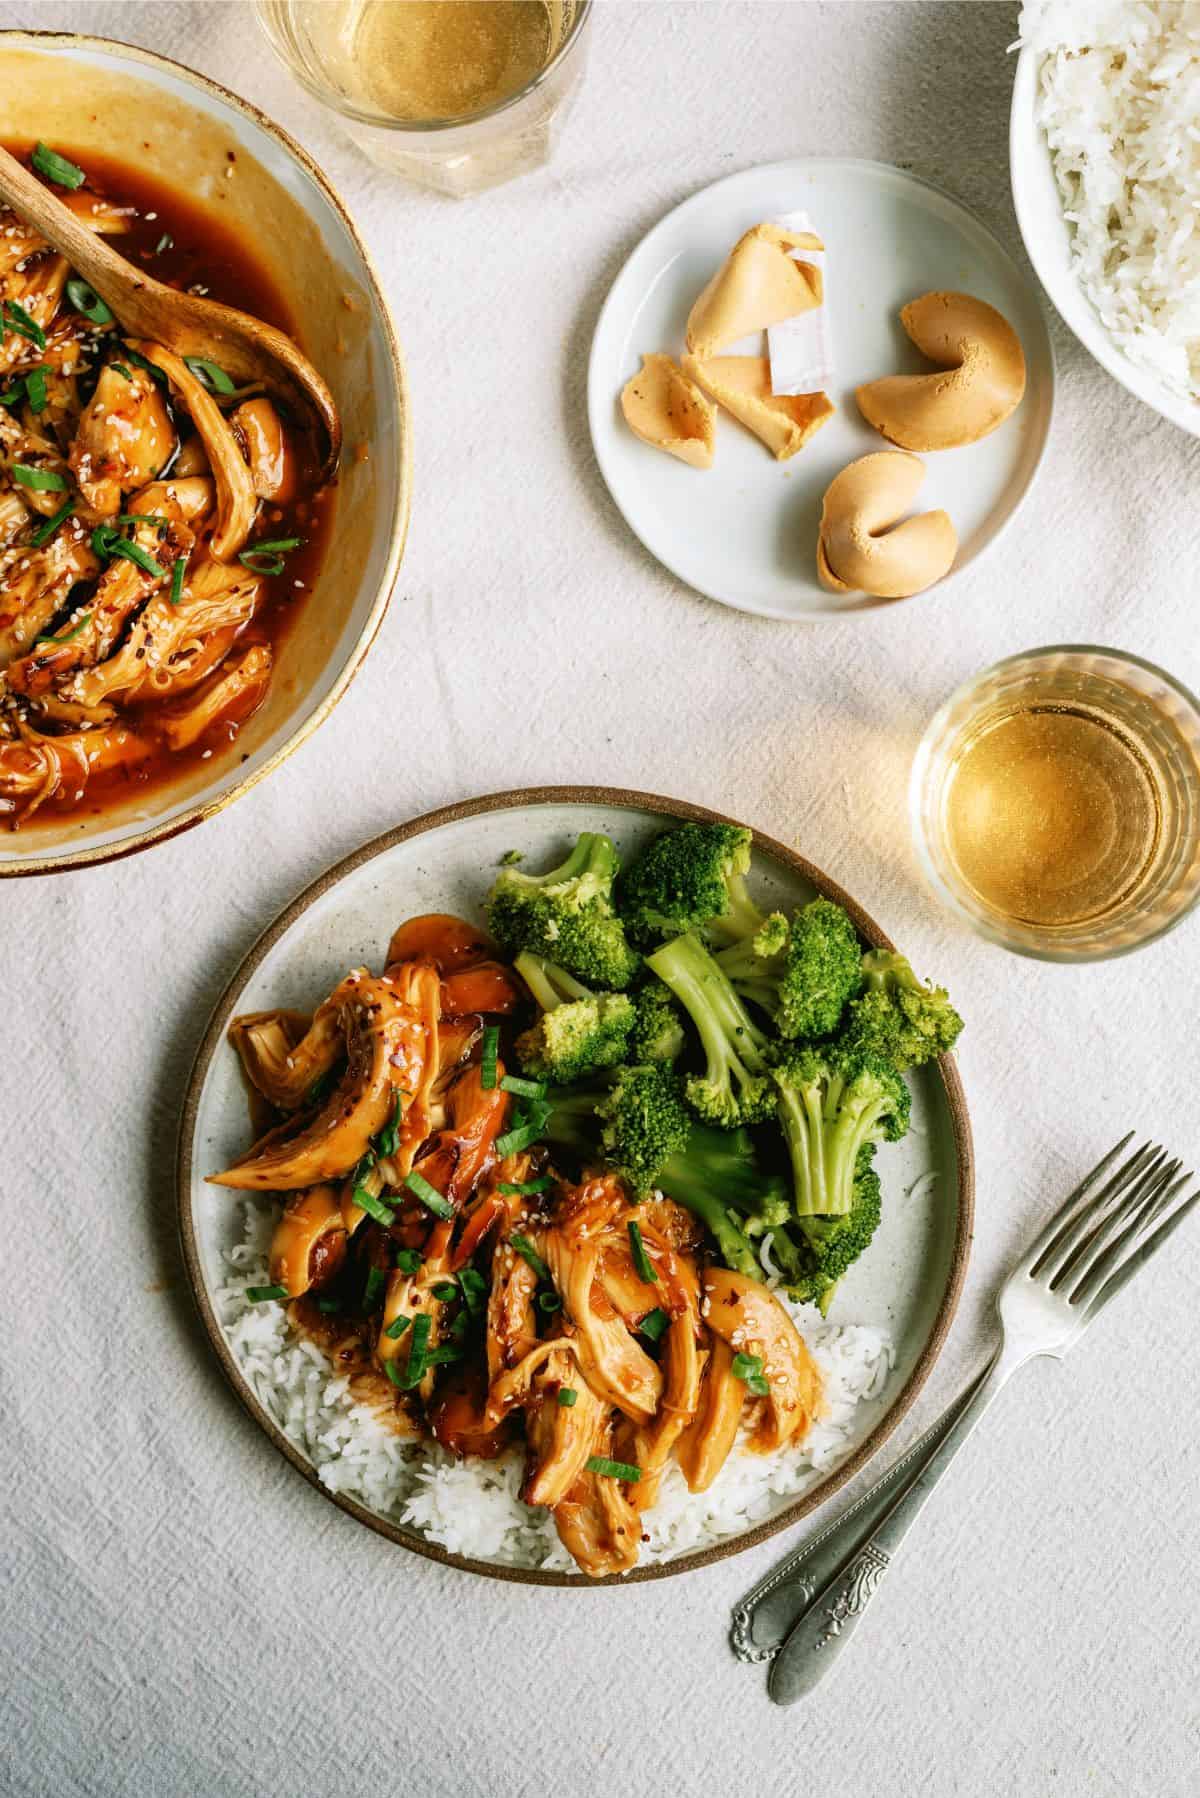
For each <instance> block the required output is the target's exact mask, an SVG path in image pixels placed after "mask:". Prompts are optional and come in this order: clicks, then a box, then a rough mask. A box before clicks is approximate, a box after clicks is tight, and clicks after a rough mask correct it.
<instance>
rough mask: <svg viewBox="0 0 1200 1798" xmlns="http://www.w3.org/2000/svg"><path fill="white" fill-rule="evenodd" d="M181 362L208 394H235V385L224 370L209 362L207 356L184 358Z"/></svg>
mask: <svg viewBox="0 0 1200 1798" xmlns="http://www.w3.org/2000/svg"><path fill="white" fill-rule="evenodd" d="M183 360H184V362H185V363H186V365H187V367H188V368H190V369H191V371H192V373H193V374H194V375H195V377H196V379H197V380H198V381H199V382H200V384H201V386H202V387H207V388H208V390H209V392H210V393H236V392H237V387H236V385H235V384H234V382H232V381H231V380H230V378H229V376H228V375H227V374H226V373H225V370H224V369H223V368H218V367H217V364H216V363H215V362H210V361H209V359H208V357H207V356H185V357H184V359H183Z"/></svg>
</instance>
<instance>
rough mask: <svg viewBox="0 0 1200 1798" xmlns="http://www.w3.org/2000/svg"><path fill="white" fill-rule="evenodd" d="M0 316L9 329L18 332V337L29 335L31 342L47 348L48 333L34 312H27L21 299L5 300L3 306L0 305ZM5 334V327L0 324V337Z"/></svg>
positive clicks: (41, 348) (41, 347)
mask: <svg viewBox="0 0 1200 1798" xmlns="http://www.w3.org/2000/svg"><path fill="white" fill-rule="evenodd" d="M0 318H2V319H3V322H4V324H5V325H7V326H8V328H9V330H11V331H15V332H16V334H17V336H18V337H27V338H28V339H29V341H30V343H35V344H36V345H37V347H38V349H39V350H44V349H45V347H46V333H45V332H44V331H43V329H42V327H41V326H40V325H39V324H38V322H37V319H36V318H34V316H33V314H32V313H31V312H26V310H25V308H24V306H22V305H21V303H20V301H19V300H5V302H4V304H3V306H2V307H0ZM3 335H4V332H3V327H2V326H0V337H3Z"/></svg>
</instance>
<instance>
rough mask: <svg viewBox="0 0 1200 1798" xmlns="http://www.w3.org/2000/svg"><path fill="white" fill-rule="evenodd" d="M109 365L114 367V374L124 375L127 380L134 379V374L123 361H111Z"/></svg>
mask: <svg viewBox="0 0 1200 1798" xmlns="http://www.w3.org/2000/svg"><path fill="white" fill-rule="evenodd" d="M108 366H109V367H110V368H111V369H112V371H113V373H114V374H118V375H124V376H125V379H126V380H127V381H132V379H133V376H132V375H131V374H130V372H129V370H128V369H127V368H126V366H125V364H124V363H123V362H110V363H109V365H108Z"/></svg>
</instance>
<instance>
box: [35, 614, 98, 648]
mask: <svg viewBox="0 0 1200 1798" xmlns="http://www.w3.org/2000/svg"><path fill="white" fill-rule="evenodd" d="M91 617H92V614H91V613H90V612H81V613H80V614H79V623H78V624H77V625H76V626H75V629H74V630H73V631H68V632H67V634H66V636H65V637H55V636H50V637H35V639H34V647H35V648H36V647H37V645H38V644H39V643H53V644H54V645H55V646H56V647H57V645H58V644H60V643H71V642H73V641H74V640H75V638H76V637H78V636H80V635H81V634H82V633H83V632H84V631H85V630H86V629H87V627H88V624H89V623H90V622H91Z"/></svg>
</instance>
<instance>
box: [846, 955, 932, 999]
mask: <svg viewBox="0 0 1200 1798" xmlns="http://www.w3.org/2000/svg"><path fill="white" fill-rule="evenodd" d="M862 971H863V983H864V985H865V987H866V990H867V991H868V992H872V993H887V992H892V991H894V990H895V989H896V988H897V987H902V988H904V989H905V990H906V991H908V992H910V993H923V994H926V995H927V994H928V990H929V989H928V988H927V987H925V986H922V984H921V982H920V981H919V980H918V979H917V977H916V975H915V974H914V973H913V971H912V963H911V962H910V961H909V959H908V957H907V956H906V955H899V954H897V952H896V951H895V950H894V949H868V951H867V953H866V954H865V955H864V956H863V958H862Z"/></svg>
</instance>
